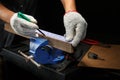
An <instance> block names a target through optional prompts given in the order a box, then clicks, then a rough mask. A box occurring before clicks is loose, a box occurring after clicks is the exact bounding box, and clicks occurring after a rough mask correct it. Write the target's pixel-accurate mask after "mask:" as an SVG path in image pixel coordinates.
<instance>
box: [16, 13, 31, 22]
mask: <svg viewBox="0 0 120 80" xmlns="http://www.w3.org/2000/svg"><path fill="white" fill-rule="evenodd" d="M18 17H19V18H22V19H25V20H27V21H29V22H31V20H30V19H29V18H28V17H27V16H25V15H24V14H23V13H22V12H18Z"/></svg>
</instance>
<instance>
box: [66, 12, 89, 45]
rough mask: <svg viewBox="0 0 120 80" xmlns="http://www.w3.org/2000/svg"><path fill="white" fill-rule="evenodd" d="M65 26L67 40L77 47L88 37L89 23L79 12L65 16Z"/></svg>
mask: <svg viewBox="0 0 120 80" xmlns="http://www.w3.org/2000/svg"><path fill="white" fill-rule="evenodd" d="M64 26H65V30H66V34H65V37H66V40H67V41H72V45H73V46H74V47H76V46H77V45H78V43H79V42H80V41H81V40H82V39H84V38H85V36H86V29H87V22H86V21H85V19H84V18H83V17H82V16H81V15H80V14H79V13H78V12H68V13H66V14H65V15H64Z"/></svg>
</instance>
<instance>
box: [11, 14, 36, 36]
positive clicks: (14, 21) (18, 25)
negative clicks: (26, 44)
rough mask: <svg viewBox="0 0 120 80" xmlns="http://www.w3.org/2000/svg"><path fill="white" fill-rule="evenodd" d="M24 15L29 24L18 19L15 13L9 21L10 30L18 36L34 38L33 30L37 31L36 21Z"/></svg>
mask: <svg viewBox="0 0 120 80" xmlns="http://www.w3.org/2000/svg"><path fill="white" fill-rule="evenodd" d="M24 15H25V16H26V17H27V18H29V19H30V21H31V22H29V21H27V20H25V19H22V18H19V17H18V13H15V14H13V16H12V17H11V19H10V25H11V27H12V29H13V30H14V31H15V32H16V33H17V34H19V35H22V36H29V37H35V36H36V32H35V30H36V29H38V26H37V25H36V23H37V21H36V19H34V17H32V16H30V15H27V14H24Z"/></svg>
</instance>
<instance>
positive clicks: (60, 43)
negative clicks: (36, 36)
mask: <svg viewBox="0 0 120 80" xmlns="http://www.w3.org/2000/svg"><path fill="white" fill-rule="evenodd" d="M5 30H6V31H8V32H11V33H13V34H16V33H15V32H14V31H13V29H12V28H11V27H10V25H9V24H5ZM17 35H18V34H17ZM20 36H21V35H20ZM41 36H42V35H41ZM46 36H47V35H46ZM23 37H26V38H29V37H27V36H23ZM46 38H47V39H48V40H49V42H50V45H52V46H53V47H55V48H58V49H60V50H63V51H65V52H68V53H73V47H72V45H71V44H70V43H67V42H63V41H60V40H57V39H53V38H51V37H49V36H47V37H46Z"/></svg>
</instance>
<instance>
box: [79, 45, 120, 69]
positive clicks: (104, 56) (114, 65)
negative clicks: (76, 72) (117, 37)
mask: <svg viewBox="0 0 120 80" xmlns="http://www.w3.org/2000/svg"><path fill="white" fill-rule="evenodd" d="M110 46H111V47H110V48H105V47H101V46H96V45H93V46H92V47H91V48H90V49H89V51H88V52H87V53H86V54H85V56H84V57H83V58H82V60H81V61H80V63H79V64H78V66H84V67H96V68H107V69H120V45H112V44H111V45H110ZM91 53H94V54H96V55H97V56H98V59H93V58H90V57H88V56H89V55H90V54H91Z"/></svg>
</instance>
